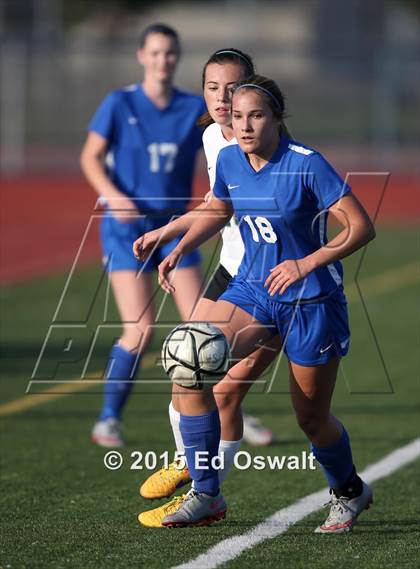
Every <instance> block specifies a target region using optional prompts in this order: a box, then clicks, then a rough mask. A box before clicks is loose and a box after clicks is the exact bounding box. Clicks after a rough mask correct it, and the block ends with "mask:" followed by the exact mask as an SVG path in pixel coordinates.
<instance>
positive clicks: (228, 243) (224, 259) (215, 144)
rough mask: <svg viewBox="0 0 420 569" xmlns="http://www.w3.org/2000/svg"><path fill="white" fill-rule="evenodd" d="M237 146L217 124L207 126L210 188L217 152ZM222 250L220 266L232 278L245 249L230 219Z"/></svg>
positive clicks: (205, 150) (205, 144)
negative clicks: (227, 138) (227, 147)
mask: <svg viewBox="0 0 420 569" xmlns="http://www.w3.org/2000/svg"><path fill="white" fill-rule="evenodd" d="M232 144H237V141H236V138H232V140H230V141H229V142H228V141H227V140H226V138H225V137H224V136H223V134H222V129H221V128H220V125H218V124H217V123H213V124H211V125H209V126H208V127H207V128H206V130H205V131H204V132H203V146H204V152H205V155H206V160H207V170H208V174H209V179H210V188H213V186H214V181H215V179H216V162H217V157H218V155H219V152H220V151H221V150H222V148H225V147H226V146H231V145H232ZM222 241H223V244H222V250H221V252H220V264H221V265H223V267H224V268H225V269H226V270H227V272H228V273H229V274H230V275H231V276H232V277H234V276H235V275H236V273H237V272H238V268H239V265H240V264H241V261H242V257H243V256H244V252H245V248H244V244H243V241H242V237H241V233H240V231H239V227H238V225H237V223H236V221H235V218H234V217H232V218H231V220H230V223H229V225H227V226H226V227H225V228H224V229H223V231H222Z"/></svg>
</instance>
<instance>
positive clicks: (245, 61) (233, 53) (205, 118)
mask: <svg viewBox="0 0 420 569" xmlns="http://www.w3.org/2000/svg"><path fill="white" fill-rule="evenodd" d="M211 63H218V64H219V65H223V64H224V63H235V64H236V65H241V66H242V68H243V70H244V77H248V76H250V75H254V73H255V67H254V62H253V61H252V58H251V56H249V55H248V54H247V53H244V52H243V51H241V50H240V49H236V48H234V47H227V48H224V49H218V50H217V51H215V52H214V53H213V55H211V56H210V57H209V59H208V60H207V62H206V63H205V65H204V67H203V73H202V79H201V80H202V86H203V89H204V85H205V82H206V70H207V66H208V65H210V64H211ZM212 123H214V120H213V119H212V118H211V116H210V113H208V112H207V113H204V114H203V115H201V117H200V118H199V119H198V121H197V124H198V126H202V127H204V128H205V127H207V126H209V125H210V124H212Z"/></svg>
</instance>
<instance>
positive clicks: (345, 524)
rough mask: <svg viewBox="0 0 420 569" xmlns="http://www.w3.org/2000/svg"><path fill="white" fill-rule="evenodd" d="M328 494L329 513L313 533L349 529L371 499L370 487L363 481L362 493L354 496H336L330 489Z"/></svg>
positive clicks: (367, 506) (366, 507)
mask: <svg viewBox="0 0 420 569" xmlns="http://www.w3.org/2000/svg"><path fill="white" fill-rule="evenodd" d="M362 482H363V481H362ZM330 494H331V500H330V502H329V504H330V505H331V509H330V513H329V515H328V518H327V519H326V520H325V522H324V523H323V524H322V525H320V526H318V527H317V528H316V530H315V533H345V532H349V531H351V530H352V528H353V526H354V524H355V523H356V521H357V518H358V516H359V514H361V512H363V510H368V509H369V506H370V505H371V504H372V501H373V493H372V489H371V488H370V486H368V485H367V484H366V483H365V482H363V490H362V493H361V494H360V496H357V497H356V498H346V497H345V496H337V495H336V494H335V492H334V490H332V489H331V490H330Z"/></svg>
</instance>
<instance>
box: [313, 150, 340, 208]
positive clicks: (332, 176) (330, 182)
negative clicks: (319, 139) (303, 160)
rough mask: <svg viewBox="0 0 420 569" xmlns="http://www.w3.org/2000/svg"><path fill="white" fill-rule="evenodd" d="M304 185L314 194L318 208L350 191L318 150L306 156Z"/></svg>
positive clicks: (328, 205)
mask: <svg viewBox="0 0 420 569" xmlns="http://www.w3.org/2000/svg"><path fill="white" fill-rule="evenodd" d="M306 186H307V187H308V188H309V189H310V190H311V191H312V192H313V194H314V195H315V198H316V200H317V202H318V207H319V209H320V210H323V209H328V208H329V207H331V206H332V205H333V204H334V203H335V202H336V201H338V200H339V199H340V198H342V197H343V196H345V195H346V194H348V193H350V192H351V188H350V186H348V185H347V184H346V183H345V182H344V180H343V179H342V178H341V177H340V176H339V175H338V174H337V172H336V171H335V170H334V168H333V167H332V166H331V165H330V164H329V163H328V162H327V161H326V160H325V158H324V157H323V156H321V154H318V152H314V153H313V154H311V155H310V156H308V162H307V170H306Z"/></svg>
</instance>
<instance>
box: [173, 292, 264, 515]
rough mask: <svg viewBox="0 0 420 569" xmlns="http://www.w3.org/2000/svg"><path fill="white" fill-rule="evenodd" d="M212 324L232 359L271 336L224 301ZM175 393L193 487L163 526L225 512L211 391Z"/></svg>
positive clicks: (216, 418)
mask: <svg viewBox="0 0 420 569" xmlns="http://www.w3.org/2000/svg"><path fill="white" fill-rule="evenodd" d="M211 323H212V324H215V325H216V326H218V327H219V328H220V329H221V330H222V331H223V333H224V334H225V336H226V338H227V340H228V341H229V343H230V345H231V350H232V357H233V358H234V359H239V358H243V357H246V356H247V355H249V354H250V353H252V352H253V351H255V348H256V347H257V346H258V345H260V344H262V343H264V342H267V341H269V340H270V339H271V337H272V332H271V331H270V330H269V328H268V327H267V326H265V325H264V324H263V323H261V322H259V321H257V320H256V319H255V318H254V317H253V316H252V315H251V314H249V313H248V312H246V311H245V310H243V309H242V308H239V307H238V306H235V305H234V304H232V303H231V302H227V301H224V300H219V301H218V302H216V304H215V305H214V308H213V310H212V318H211ZM178 394H179V404H180V412H181V421H180V427H181V433H182V438H183V441H184V445H185V454H186V458H187V462H188V466H189V471H190V474H191V477H192V479H193V481H194V489H193V491H192V493H191V494H190V495H189V496H188V499H187V500H185V501H184V502H183V503H182V505H181V507H180V508H179V509H178V510H177V511H176V512H175V513H174V514H171V515H168V516H166V517H165V518H164V520H163V521H162V524H163V525H166V526H168V525H169V526H184V525H195V524H197V523H200V524H203V523H208V522H210V521H213V520H214V519H220V518H221V517H224V515H225V512H226V504H225V502H224V499H223V497H222V495H221V494H220V484H219V477H218V471H217V470H216V468H215V465H214V463H213V459H214V458H215V457H216V456H217V454H218V447H219V441H220V420H219V414H218V410H217V406H216V402H215V400H214V396H213V391H212V390H211V389H203V390H202V391H191V390H188V389H185V388H182V387H180V386H178ZM200 455H201V456H203V457H204V462H203V463H202V464H200V463H199V461H198V457H199V456H200ZM203 466H205V468H203Z"/></svg>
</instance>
